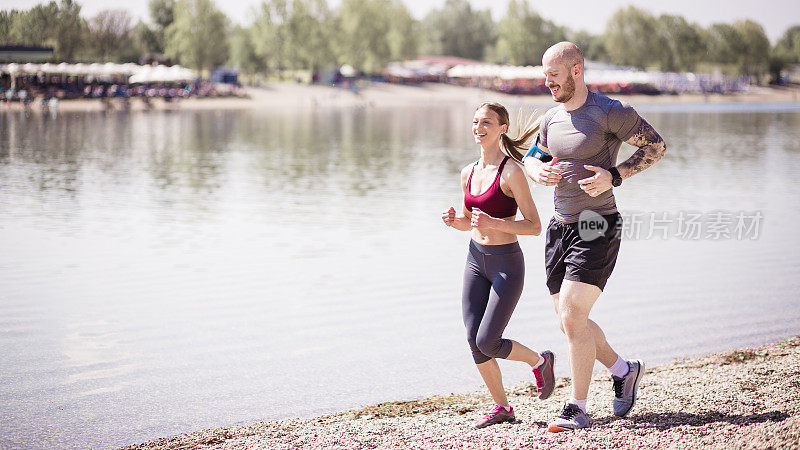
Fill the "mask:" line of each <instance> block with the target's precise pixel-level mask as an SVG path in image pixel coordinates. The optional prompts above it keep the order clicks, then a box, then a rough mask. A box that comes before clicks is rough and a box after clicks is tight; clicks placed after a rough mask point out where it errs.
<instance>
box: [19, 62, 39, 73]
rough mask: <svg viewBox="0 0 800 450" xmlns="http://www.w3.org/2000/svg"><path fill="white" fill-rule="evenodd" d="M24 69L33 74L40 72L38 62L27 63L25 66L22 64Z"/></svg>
mask: <svg viewBox="0 0 800 450" xmlns="http://www.w3.org/2000/svg"><path fill="white" fill-rule="evenodd" d="M22 71H23V72H25V73H31V74H32V73H37V72H39V65H38V64H33V63H27V64H25V65H24V66H22Z"/></svg>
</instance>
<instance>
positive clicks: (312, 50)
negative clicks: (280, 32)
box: [284, 0, 335, 70]
mask: <svg viewBox="0 0 800 450" xmlns="http://www.w3.org/2000/svg"><path fill="white" fill-rule="evenodd" d="M331 23H332V22H331V13H330V11H329V10H328V5H327V3H325V0H292V2H291V4H290V9H289V10H288V15H287V17H286V21H285V23H284V26H285V28H286V30H285V31H286V32H285V33H284V36H285V39H286V43H285V44H286V46H287V47H288V49H289V52H288V54H287V55H286V60H287V63H288V64H289V66H290V67H291V68H293V69H314V70H316V69H319V68H321V67H322V66H324V65H327V64H332V63H333V62H334V61H335V55H334V54H333V48H332V47H331V37H332V34H333V33H332V32H331Z"/></svg>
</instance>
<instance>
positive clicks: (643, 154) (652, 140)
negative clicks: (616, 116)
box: [617, 119, 667, 178]
mask: <svg viewBox="0 0 800 450" xmlns="http://www.w3.org/2000/svg"><path fill="white" fill-rule="evenodd" d="M625 142H627V143H628V144H631V145H633V146H634V147H639V150H636V153H634V154H633V155H631V157H630V158H628V159H627V160H625V162H623V163H622V164H620V165H618V166H617V170H619V174H620V175H621V176H622V178H629V177H632V176H634V175H636V174H637V173H639V172H641V171H643V170H644V169H647V168H648V167H650V166H652V165H653V164H655V163H656V161H658V160H659V159H661V158H662V157H663V156H664V153H666V151H667V144H665V143H664V140H663V139H661V136H659V135H658V133H657V132H656V130H655V129H654V128H653V127H652V126H651V125H650V124H649V123H647V121H646V120H644V119H642V123H641V124H640V125H639V129H638V130H636V133H635V134H634V135H633V136H631V138H630V139H628V140H627V141H625Z"/></svg>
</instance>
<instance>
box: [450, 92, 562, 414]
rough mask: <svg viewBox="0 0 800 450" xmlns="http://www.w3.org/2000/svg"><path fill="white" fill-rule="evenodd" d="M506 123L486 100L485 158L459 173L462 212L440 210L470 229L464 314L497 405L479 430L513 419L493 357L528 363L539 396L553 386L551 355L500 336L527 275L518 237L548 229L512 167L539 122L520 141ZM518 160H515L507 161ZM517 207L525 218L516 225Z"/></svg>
mask: <svg viewBox="0 0 800 450" xmlns="http://www.w3.org/2000/svg"><path fill="white" fill-rule="evenodd" d="M508 126H509V119H508V111H507V110H506V108H505V107H503V105H500V104H498V103H484V104H482V105H480V106H479V107H478V109H477V110H476V111H475V116H474V118H473V121H472V134H473V136H474V138H475V143H477V144H478V145H480V147H481V154H480V159H478V161H477V162H476V163H475V164H470V165H468V166H467V167H465V168H464V169H463V170H462V171H461V189H462V191H463V194H464V202H463V207H462V212H461V214H456V211H455V208H453V207H450V209H448V210H447V211H445V212H444V213H442V220H443V221H444V223H445V224H446V225H447V226H450V227H453V228H455V229H457V230H461V231H470V237H471V238H472V239H471V240H470V244H469V253H468V255H467V264H466V268H465V271H464V287H463V292H462V299H461V304H462V314H463V317H464V325H465V326H466V328H467V341H468V342H469V346H470V349H471V350H472V357H473V359H474V360H475V364H476V365H477V367H478V371H479V372H480V374H481V377H482V378H483V381H484V382H485V383H486V387H487V388H488V389H489V393H490V394H491V395H492V399H493V400H494V402H495V407H494V409H492V410H491V411H490V412H489V413H488V414H486V415H485V416H484V417H483V418H481V419H480V420H478V421H477V422H476V423H475V427H476V428H483V427H486V426H489V425H494V424H496V423H501V422H513V421H514V420H515V418H514V409H513V408H512V407H511V406H510V405H509V404H508V399H507V398H506V394H505V390H504V388H503V379H502V374H501V373H500V366H499V365H498V364H497V361H496V360H495V358H504V359H510V360H514V361H523V362H526V363H528V364H529V365H530V366H531V368H532V369H533V373H534V376H535V378H536V385H537V388H538V391H539V398H541V399H545V398H547V397H549V396H550V394H551V393H552V392H553V384H554V379H553V363H554V362H555V361H554V360H555V357H554V355H553V353H552V352H550V351H544V352H542V354H541V355H540V354H539V353H537V352H535V351H533V350H531V349H529V348H528V347H525V346H524V345H522V344H520V343H519V342H516V341H512V340H509V339H504V338H503V337H502V336H503V330H504V329H505V327H506V325H508V321H509V320H510V319H511V314H512V313H513V312H514V308H515V307H516V306H517V302H518V301H519V298H520V295H521V294H522V285H523V281H524V278H525V261H524V259H523V256H522V250H521V249H520V246H519V243H518V242H517V235H520V234H524V235H531V234H532V235H538V234H539V233H541V231H542V224H541V222H540V220H539V213H538V211H537V210H536V205H535V204H534V203H533V198H532V197H531V193H530V189H529V187H528V183H527V180H526V177H525V174H524V172H523V171H522V169H521V168H520V167H519V166H518V165H517V164H515V163H514V161H517V162H520V161H521V160H522V154H521V153H520V149H524V147H523V145H524V144H525V142H526V141H527V140H528V139H530V138H531V136H533V135H534V134H535V133H536V132H537V131H538V129H539V124H538V121H535V122H532V123H529V124H528V126H526V127H525V129H524V130H522V131H521V132H520V133H519V136H518V137H517V139H512V138H510V137H509V136H508V135H506V133H507V131H508ZM512 158H513V159H514V161H509V160H510V159H512ZM518 207H519V210H520V211H521V212H522V215H523V217H524V219H522V220H516V215H517V208H518Z"/></svg>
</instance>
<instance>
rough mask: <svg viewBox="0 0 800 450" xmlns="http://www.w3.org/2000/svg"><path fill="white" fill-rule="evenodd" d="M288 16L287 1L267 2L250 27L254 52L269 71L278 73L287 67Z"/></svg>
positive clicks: (264, 2) (275, 0)
mask: <svg viewBox="0 0 800 450" xmlns="http://www.w3.org/2000/svg"><path fill="white" fill-rule="evenodd" d="M288 14H289V10H288V5H287V2H286V0H268V1H267V0H265V1H262V2H261V5H260V7H259V11H258V14H256V17H255V20H254V21H253V24H252V25H251V26H250V29H249V31H250V39H251V41H252V43H253V50H255V53H256V56H258V57H259V58H260V59H261V60H262V62H261V64H262V65H263V67H265V68H266V69H267V70H270V71H278V70H281V69H284V68H285V67H286V66H287V54H288V50H287V45H286V41H287V37H286V31H287V30H286V27H285V26H284V24H285V23H286V20H287V16H288Z"/></svg>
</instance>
